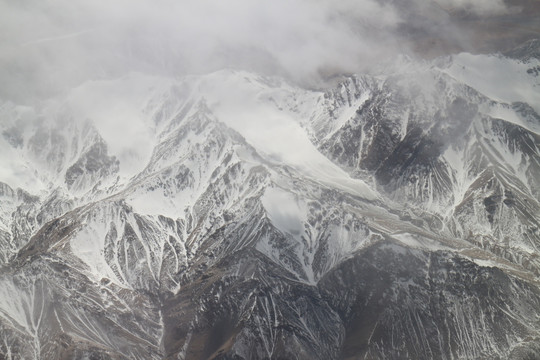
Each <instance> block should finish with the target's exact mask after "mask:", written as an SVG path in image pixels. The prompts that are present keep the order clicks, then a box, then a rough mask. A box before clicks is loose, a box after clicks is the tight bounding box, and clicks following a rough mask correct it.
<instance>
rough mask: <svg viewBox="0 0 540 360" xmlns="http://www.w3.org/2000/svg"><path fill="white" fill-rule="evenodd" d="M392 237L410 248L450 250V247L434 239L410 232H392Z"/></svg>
mask: <svg viewBox="0 0 540 360" xmlns="http://www.w3.org/2000/svg"><path fill="white" fill-rule="evenodd" d="M392 237H393V238H394V239H397V240H398V241H400V242H401V243H403V244H404V245H406V246H408V247H411V248H420V249H426V250H430V251H437V250H451V248H449V247H447V246H444V245H442V244H441V243H439V242H437V241H435V240H432V239H427V238H425V237H422V236H418V235H414V234H410V233H398V234H392Z"/></svg>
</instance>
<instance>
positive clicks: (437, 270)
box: [0, 44, 540, 360]
mask: <svg viewBox="0 0 540 360" xmlns="http://www.w3.org/2000/svg"><path fill="white" fill-rule="evenodd" d="M533 45H534V44H533ZM531 46H532V45H531V44H529V45H526V46H525V47H524V48H523V49H516V50H515V51H514V52H513V53H512V56H513V57H514V58H519V60H515V59H512V58H507V57H503V56H484V55H482V56H480V55H479V56H473V55H466V54H465V55H463V54H462V55H459V56H456V57H453V58H450V59H443V60H441V59H439V60H436V61H434V62H431V63H422V64H418V63H414V62H412V61H410V60H406V59H405V60H404V59H401V60H400V61H402V62H404V63H400V64H398V65H395V66H396V69H393V70H392V71H388V74H390V75H388V74H387V73H384V74H378V75H376V76H371V75H363V76H353V77H346V78H344V79H343V81H342V82H341V83H340V84H339V85H338V86H337V87H336V88H334V89H329V90H328V91H326V92H321V91H313V90H306V89H301V88H298V87H295V86H292V85H289V84H287V83H286V82H285V81H284V80H281V79H276V78H272V79H268V78H265V77H261V76H258V75H254V74H250V73H246V72H235V71H221V72H217V73H214V74H210V75H205V76H199V77H189V78H186V79H183V80H175V81H172V80H171V81H167V82H166V84H164V83H163V79H158V78H156V79H154V80H152V81H154V82H155V84H152V86H148V84H149V81H150V80H149V79H148V77H145V79H144V81H141V87H142V88H143V89H144V91H143V90H141V91H140V92H139V93H145V94H147V96H146V100H144V101H141V97H140V96H138V97H137V99H134V100H133V101H132V103H130V104H131V106H132V108H133V109H134V112H135V113H137V116H138V117H136V118H134V119H139V120H137V121H140V123H137V124H136V125H137V126H138V127H137V129H139V130H140V131H141V132H144V131H146V132H145V133H144V135H145V136H146V137H145V139H147V141H146V142H145V144H140V143H132V142H131V141H127V140H126V139H119V143H110V142H108V141H107V140H106V139H109V141H110V136H109V137H108V136H107V135H110V133H107V130H108V128H107V127H106V126H104V125H103V124H104V122H99V121H93V120H92V119H88V120H80V119H81V116H80V111H79V110H78V106H79V104H78V103H77V102H74V100H73V98H70V97H67V98H66V99H63V98H59V99H55V100H54V104H55V105H54V106H52V105H50V107H48V106H49V105H47V104H42V105H41V107H39V108H38V107H36V108H35V109H29V108H28V107H19V106H17V105H13V104H6V105H5V106H2V107H0V117H1V118H2V121H1V122H0V124H2V125H1V126H2V128H1V129H0V132H1V133H2V137H1V138H0V149H1V150H2V152H1V154H2V155H0V156H3V154H8V155H5V158H2V161H3V163H4V164H5V166H4V169H6V170H5V171H4V174H6V178H5V182H1V183H0V358H5V359H53V360H54V359H171V360H172V359H321V360H322V359H360V358H362V359H364V358H366V359H406V358H410V359H534V358H539V357H540V347H539V345H538V344H540V322H539V320H538V317H537V316H536V313H537V309H538V308H540V287H539V282H538V275H539V274H540V261H539V257H538V247H539V246H540V230H539V227H540V217H539V214H540V198H539V194H540V187H539V182H538V179H539V178H540V116H539V115H538V111H539V104H538V103H537V102H535V101H534V99H537V97H535V96H536V95H534V94H535V93H534V91H529V92H527V91H525V90H530V89H535V88H537V87H538V86H540V83H539V79H540V78H539V77H538V76H536V74H535V73H534V71H529V70H530V69H534V68H536V67H537V66H540V63H539V62H538V60H537V59H536V58H535V57H534V51H532V53H531V51H529V50H530V49H531ZM527 49H529V50H527ZM531 54H532V55H531ZM490 67H491V68H490ZM480 69H482V70H485V73H489V74H492V75H491V77H489V76H487V75H485V74H484V72H482V71H480ZM489 69H491V70H492V71H487V70H489ZM508 72H514V73H512V74H514V75H513V80H512V81H514V82H513V83H512V82H510V83H508V81H510V80H508V79H507V78H506V80H505V81H507V82H506V83H505V84H504V86H506V88H505V91H500V88H498V87H494V86H495V85H500V86H502V85H501V84H500V83H497V81H500V79H498V78H497V77H496V74H506V73H508ZM493 74H495V75H493ZM137 76H138V75H132V78H129V79H120V80H111V81H110V83H107V82H104V84H102V86H100V88H99V91H107V89H108V87H107V86H110V87H111V88H112V89H114V91H112V93H117V92H118V89H121V88H122V86H130V87H132V86H134V85H133V84H137V83H138V81H137V80H138V78H137ZM124 81H125V82H126V83H125V84H124V83H123V82H124ZM486 84H488V85H489V86H487V85H486ZM516 88H519V89H522V88H523V89H525V90H524V91H520V92H518V93H513V92H512V91H510V90H511V89H516ZM509 89H510V90H509ZM84 91H88V94H87V95H88V96H90V95H92V91H96V90H95V89H94V88H92V87H91V86H90V87H88V88H85V87H84V86H83V87H81V88H79V89H78V96H79V97H80V96H81V94H83V95H84V94H85V92H84ZM516 94H517V95H516ZM51 101H52V100H51ZM125 101H127V100H125ZM64 102H65V103H64ZM58 104H61V106H58ZM96 106H98V107H99V106H100V104H96ZM104 111H105V110H104ZM105 115H107V114H105ZM82 119H84V117H82ZM133 121H135V120H133ZM134 126H135V125H134ZM120 140H122V141H120ZM120 145H121V146H120ZM145 149H146V150H145ZM14 164H15V165H17V166H15V165H14ZM0 181H4V179H0Z"/></svg>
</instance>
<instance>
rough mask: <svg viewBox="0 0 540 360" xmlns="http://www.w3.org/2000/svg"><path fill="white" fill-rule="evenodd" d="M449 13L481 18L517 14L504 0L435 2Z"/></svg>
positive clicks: (450, 0)
mask: <svg viewBox="0 0 540 360" xmlns="http://www.w3.org/2000/svg"><path fill="white" fill-rule="evenodd" d="M435 1H436V2H437V3H438V4H439V5H441V6H442V7H443V8H445V9H447V10H449V11H464V12H466V13H471V14H474V15H476V16H480V17H487V16H496V15H503V14H509V13H511V12H515V11H516V10H517V9H516V8H514V7H508V6H507V5H506V4H505V3H504V0H435Z"/></svg>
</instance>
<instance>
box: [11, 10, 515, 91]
mask: <svg viewBox="0 0 540 360" xmlns="http://www.w3.org/2000/svg"><path fill="white" fill-rule="evenodd" d="M434 1H435V2H431V1H430V2H426V1H421V0H400V1H390V0H339V1H333V0H273V1H263V0H228V1H222V0H108V1H104V0H78V1H72V0H19V1H11V0H0V81H1V82H2V86H1V87H0V99H2V98H3V99H16V100H17V101H25V100H26V101H28V99H30V98H32V97H36V96H37V97H47V96H51V95H53V94H55V93H57V92H58V91H62V90H63V89H67V88H70V87H73V86H76V85H77V84H80V83H82V82H84V81H87V80H91V79H100V78H108V77H116V76H121V75H124V74H126V73H128V72H131V71H137V72H143V73H148V74H161V75H165V76H181V75H183V74H188V73H205V72H210V71H213V70H217V69H220V68H241V69H245V70H251V71H256V72H260V73H264V74H279V75H283V76H286V77H288V78H289V79H291V80H293V81H297V82H301V83H304V84H306V83H307V84H315V83H317V81H318V80H323V79H324V78H326V77H330V76H332V75H335V74H339V73H351V72H361V71H365V70H366V69H369V67H370V66H372V65H373V64H379V63H380V62H381V61H383V60H385V59H391V58H393V57H395V56H396V55H397V54H399V53H411V52H414V51H416V49H418V48H419V46H418V44H421V45H420V48H422V49H424V48H428V49H430V48H432V45H431V44H432V41H431V39H433V38H435V39H442V40H443V41H440V43H441V44H442V45H441V46H442V47H449V48H451V49H452V50H454V49H459V48H460V49H468V46H469V45H468V44H467V41H468V40H467V39H468V38H470V36H469V34H468V33H466V32H464V31H463V30H462V29H460V26H455V24H454V23H453V22H452V19H451V15H449V14H451V13H452V12H451V11H450V10H452V9H454V10H455V9H459V10H460V11H465V12H469V13H472V14H476V15H482V16H488V15H490V14H501V13H504V12H505V11H509V9H508V8H507V7H506V6H505V5H504V2H503V0H434ZM456 43H457V44H460V45H459V46H455V45H453V44H456ZM447 44H450V45H447ZM452 46H453V47H452ZM469 47H470V46H469ZM437 52H440V51H439V50H437Z"/></svg>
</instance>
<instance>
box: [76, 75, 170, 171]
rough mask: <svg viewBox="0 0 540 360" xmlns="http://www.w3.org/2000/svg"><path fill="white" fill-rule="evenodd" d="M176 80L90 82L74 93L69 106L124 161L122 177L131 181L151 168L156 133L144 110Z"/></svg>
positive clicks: (141, 78)
mask: <svg viewBox="0 0 540 360" xmlns="http://www.w3.org/2000/svg"><path fill="white" fill-rule="evenodd" d="M171 84H172V80H168V79H163V78H159V77H152V76H146V75H142V74H130V75H129V76H126V77H124V78H121V79H115V80H109V81H90V82H87V83H84V84H83V85H81V86H79V87H78V88H76V89H74V90H73V91H72V92H71V93H70V94H69V95H68V98H67V104H68V105H69V106H70V107H71V108H72V109H73V111H74V113H75V115H76V116H78V117H79V118H81V119H90V120H91V121H92V122H93V124H94V125H95V126H96V128H97V129H98V132H99V133H100V135H101V136H102V137H103V139H104V140H105V142H106V143H107V146H108V150H109V153H110V154H111V155H114V156H116V157H117V158H118V159H119V160H120V174H121V176H123V177H126V178H129V177H131V176H133V175H135V174H137V173H138V172H140V171H141V170H143V169H144V167H145V166H146V165H147V163H148V161H149V160H150V157H151V155H152V151H153V149H154V146H155V141H156V140H155V137H156V129H155V124H152V122H151V121H150V120H151V119H150V117H149V116H148V114H145V112H144V110H145V107H146V106H147V104H148V102H149V101H150V99H152V95H153V94H154V93H156V92H165V91H167V89H168V88H170V86H171Z"/></svg>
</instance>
